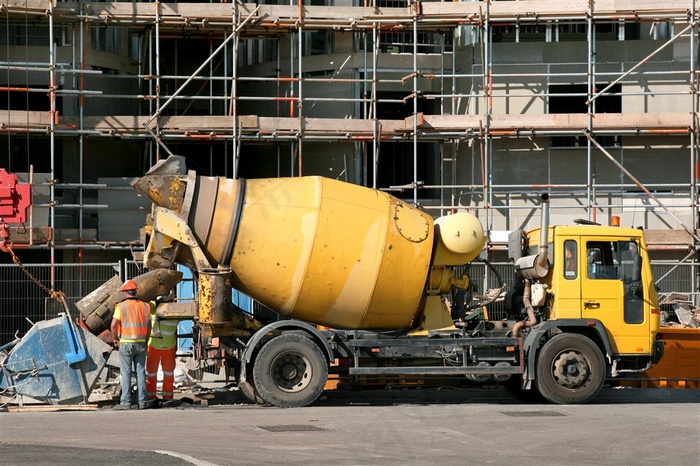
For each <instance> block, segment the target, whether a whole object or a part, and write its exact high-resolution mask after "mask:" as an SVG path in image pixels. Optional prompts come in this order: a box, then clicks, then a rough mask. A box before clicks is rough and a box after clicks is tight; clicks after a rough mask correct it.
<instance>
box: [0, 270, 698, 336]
mask: <svg viewBox="0 0 700 466" xmlns="http://www.w3.org/2000/svg"><path fill="white" fill-rule="evenodd" d="M493 266H494V268H495V269H496V270H497V271H498V273H499V274H500V275H501V277H502V279H503V281H504V282H505V283H506V285H507V286H508V287H509V288H512V286H513V282H514V275H513V265H512V264H510V263H495V264H493ZM25 267H26V268H27V270H28V271H29V272H30V273H31V274H32V275H33V276H34V277H35V278H36V279H37V280H38V281H40V282H41V283H42V284H44V285H45V286H47V287H48V286H49V284H50V283H52V282H53V283H55V287H54V288H55V290H56V291H61V292H63V293H64V294H65V295H66V298H67V303H68V305H69V309H70V311H71V313H73V316H74V317H76V316H77V315H78V310H77V309H76V308H75V307H74V304H75V303H76V302H77V301H79V300H80V299H82V298H83V297H85V296H87V295H88V294H89V293H90V292H92V291H93V290H95V289H96V288H98V287H99V286H100V285H102V284H103V283H104V282H106V281H107V280H109V279H110V278H112V277H113V276H114V275H119V276H120V278H121V279H122V280H126V279H128V278H130V277H133V276H136V275H139V274H141V273H144V272H145V270H144V269H143V268H142V266H141V264H140V263H138V262H134V261H129V260H123V261H120V262H113V263H95V264H53V265H51V264H25ZM699 271H700V265H698V264H691V263H680V264H678V263H675V262H654V263H652V272H653V275H654V278H655V279H656V280H659V279H660V278H661V280H659V281H658V283H657V286H658V287H659V289H660V293H670V292H673V291H675V292H679V293H687V294H689V296H690V299H691V301H693V302H695V303H697V302H698V298H699V297H698V296H697V294H693V293H691V292H690V291H691V290H692V289H693V282H694V280H695V279H696V278H695V277H696V275H697V273H698V272H699ZM458 273H459V274H461V273H466V274H468V275H469V276H471V277H472V279H473V280H475V281H476V284H477V285H478V290H486V289H491V288H497V287H498V280H497V277H496V275H495V274H494V273H493V272H492V271H490V270H487V269H486V266H485V265H484V264H482V263H479V262H475V263H473V264H470V265H469V266H468V267H465V268H464V269H463V270H458ZM476 277H486V278H484V279H481V278H476ZM190 281H191V280H190ZM189 286H190V287H192V288H194V283H190V284H189ZM191 293H192V297H194V291H193V292H191ZM61 312H63V307H62V306H61V305H60V303H58V302H57V301H56V300H55V299H53V298H52V297H51V296H48V295H47V293H46V292H45V291H44V290H42V289H41V288H40V287H39V286H38V285H37V284H36V283H34V282H33V281H32V280H31V279H29V278H28V277H27V276H26V275H25V274H24V273H23V272H22V270H21V269H20V268H19V267H17V266H16V265H15V264H0V345H2V344H5V343H8V342H10V341H12V340H13V339H14V337H15V334H17V335H18V336H20V337H21V336H22V335H24V334H25V333H26V332H27V331H28V330H29V329H30V328H31V326H32V322H37V321H40V320H45V319H50V318H53V317H56V316H57V315H58V314H59V313H61ZM252 314H253V315H254V316H255V317H256V318H259V319H261V320H263V321H267V322H269V321H273V320H276V319H277V316H276V314H275V313H274V311H272V310H270V309H267V308H265V307H264V306H263V305H262V304H260V303H258V302H255V301H254V302H253V303H252Z"/></svg>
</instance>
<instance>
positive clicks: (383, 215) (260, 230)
mask: <svg viewBox="0 0 700 466" xmlns="http://www.w3.org/2000/svg"><path fill="white" fill-rule="evenodd" d="M397 207H398V208H399V210H400V211H401V212H400V215H397ZM397 217H400V219H402V221H401V222H398V219H397ZM397 223H399V226H397ZM407 230H410V231H407ZM432 244H433V230H432V219H431V218H430V216H428V215H427V214H425V213H423V212H420V211H419V210H417V209H414V208H413V207H411V206H409V205H407V204H405V203H403V202H401V201H400V200H398V199H396V198H394V197H393V196H390V195H388V194H385V193H382V192H379V191H375V190H372V189H368V188H363V187H361V186H357V185H353V184H348V183H342V182H339V181H335V180H331V179H327V178H321V177H302V178H274V179H261V180H247V181H246V194H245V203H244V206H243V211H242V216H241V223H240V226H239V230H238V236H237V239H236V244H235V246H234V251H233V255H232V258H231V268H232V270H233V283H232V285H233V287H234V288H237V289H239V290H241V291H242V292H244V293H246V294H248V295H249V296H251V297H253V298H254V299H256V300H258V301H260V302H262V303H263V304H265V305H267V306H269V307H271V308H272V309H275V310H277V311H278V312H280V313H281V314H282V315H285V316H288V317H291V318H297V319H302V320H306V321H309V322H313V323H316V324H321V325H326V326H329V327H334V328H348V329H372V328H374V329H380V328H408V327H410V326H411V325H412V322H413V320H414V318H415V317H416V314H417V313H418V311H419V308H420V302H421V297H422V293H423V289H424V287H425V280H426V276H427V273H428V268H429V265H430V255H431V251H432Z"/></svg>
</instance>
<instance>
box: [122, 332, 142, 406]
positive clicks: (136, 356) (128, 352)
mask: <svg viewBox="0 0 700 466" xmlns="http://www.w3.org/2000/svg"><path fill="white" fill-rule="evenodd" d="M145 366H146V342H139V343H128V342H125V343H119V371H120V374H121V385H122V395H121V399H120V403H121V404H123V405H131V374H132V367H133V370H134V371H135V372H136V388H137V390H138V399H139V406H145V405H146V370H145V369H146V367H145Z"/></svg>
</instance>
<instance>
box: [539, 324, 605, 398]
mask: <svg viewBox="0 0 700 466" xmlns="http://www.w3.org/2000/svg"><path fill="white" fill-rule="evenodd" d="M605 370H606V368H605V360H604V359H603V355H602V353H601V352H600V349H599V348H598V346H596V344H595V343H593V342H592V341H591V340H590V339H589V338H586V337H584V336H583V335H578V334H573V333H563V334H560V335H557V336H555V337H554V338H552V339H551V340H549V341H548V342H547V343H545V344H544V346H543V347H542V351H541V352H540V355H539V358H538V361H537V381H536V382H537V389H538V391H539V392H540V393H541V394H542V396H543V397H544V398H545V399H547V400H549V401H551V402H552V403H557V404H578V403H587V402H588V401H590V400H592V399H593V398H594V397H595V396H596V395H597V394H598V392H600V389H601V388H603V383H604V382H605Z"/></svg>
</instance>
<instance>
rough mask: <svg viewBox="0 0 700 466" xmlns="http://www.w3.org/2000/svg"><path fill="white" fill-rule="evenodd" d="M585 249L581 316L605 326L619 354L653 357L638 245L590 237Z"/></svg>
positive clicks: (614, 349)
mask: <svg viewBox="0 0 700 466" xmlns="http://www.w3.org/2000/svg"><path fill="white" fill-rule="evenodd" d="M584 250H585V254H586V256H585V257H586V265H585V269H584V270H583V271H582V272H583V273H582V274H581V275H582V277H581V317H582V318H584V319H586V318H588V319H597V320H599V321H601V322H602V323H603V325H604V326H605V329H606V331H607V334H608V338H609V340H610V343H611V345H612V350H613V352H615V353H616V354H630V355H632V354H649V353H650V352H651V348H650V344H651V343H650V340H649V332H650V322H649V317H648V315H647V313H645V312H644V308H645V303H644V300H643V296H644V293H643V289H642V286H643V285H642V281H641V279H640V276H639V275H640V256H639V252H638V251H639V247H638V245H637V243H636V242H634V241H630V240H620V239H618V238H614V239H611V238H605V237H599V238H592V237H587V238H585V240H584Z"/></svg>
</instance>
